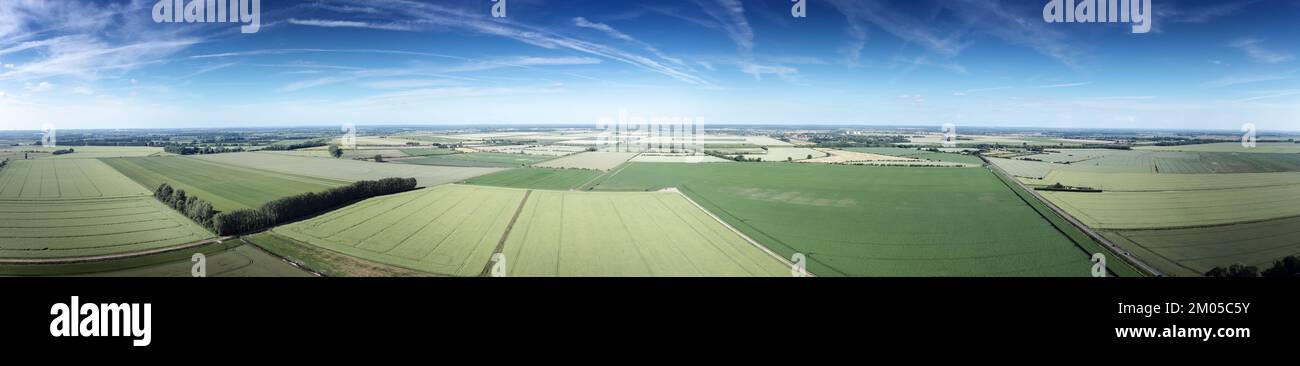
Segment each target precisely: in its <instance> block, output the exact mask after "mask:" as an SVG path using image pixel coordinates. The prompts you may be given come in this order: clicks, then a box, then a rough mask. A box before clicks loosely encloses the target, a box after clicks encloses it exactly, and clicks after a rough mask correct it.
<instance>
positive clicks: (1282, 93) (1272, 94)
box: [1234, 89, 1300, 103]
mask: <svg viewBox="0 0 1300 366" xmlns="http://www.w3.org/2000/svg"><path fill="white" fill-rule="evenodd" d="M1265 93H1266V94H1264V95H1259V96H1254V97H1250V98H1244V99H1238V100H1235V101H1234V102H1236V103H1247V102H1254V101H1257V100H1264V99H1273V98H1281V97H1289V96H1292V95H1300V89H1289V90H1274V91H1268V92H1265Z"/></svg>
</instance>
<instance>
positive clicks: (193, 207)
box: [153, 182, 217, 229]
mask: <svg viewBox="0 0 1300 366" xmlns="http://www.w3.org/2000/svg"><path fill="white" fill-rule="evenodd" d="M153 196H154V198H157V199H158V201H161V202H162V203H164V204H167V206H170V207H171V208H172V209H174V210H176V211H179V212H180V213H181V214H182V215H185V217H188V218H190V220H193V221H194V222H196V223H198V224H199V225H202V226H203V227H206V228H209V229H211V228H212V217H213V216H214V215H216V214H217V211H216V210H214V209H213V208H212V204H211V203H208V201H204V200H202V199H200V198H198V197H195V196H190V195H187V194H185V190H184V189H173V188H172V186H171V185H170V184H167V183H165V182H164V183H162V184H159V185H158V188H157V189H154V191H153Z"/></svg>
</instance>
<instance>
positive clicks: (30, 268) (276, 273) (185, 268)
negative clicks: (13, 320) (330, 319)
mask: <svg viewBox="0 0 1300 366" xmlns="http://www.w3.org/2000/svg"><path fill="white" fill-rule="evenodd" d="M194 253H202V254H203V255H204V256H205V257H206V265H207V276H208V277H307V276H311V275H312V274H311V273H309V272H306V271H303V270H301V269H299V268H297V267H294V266H293V265H291V264H289V263H288V262H285V261H283V260H281V259H280V258H277V257H275V256H273V255H271V254H268V253H267V252H265V251H262V250H260V249H258V248H257V247H254V246H252V245H242V243H240V242H238V241H229V242H225V243H220V244H209V245H204V246H200V247H195V248H186V249H181V250H175V251H169V252H163V253H157V254H150V255H144V256H138V257H129V258H120V259H111V260H99V261H88V262H77V263H59V264H42V265H27V264H23V265H13V264H9V265H0V276H93V277H189V276H192V274H191V272H190V271H191V268H192V266H193V265H194V262H191V257H192V256H193V255H194Z"/></svg>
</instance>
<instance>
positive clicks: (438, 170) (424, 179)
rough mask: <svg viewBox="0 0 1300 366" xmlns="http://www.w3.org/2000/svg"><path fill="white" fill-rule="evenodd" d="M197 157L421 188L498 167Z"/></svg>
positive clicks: (254, 155)
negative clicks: (405, 181)
mask: <svg viewBox="0 0 1300 366" xmlns="http://www.w3.org/2000/svg"><path fill="white" fill-rule="evenodd" d="M198 159H203V160H208V161H215V162H220V163H226V164H231V165H238V166H244V167H249V168H257V169H264V170H271V171H276V172H282V173H288V174H294V175H302V176H309V177H318V178H326V179H336V180H344V181H359V180H377V179H383V178H393V177H400V178H415V179H416V181H417V182H419V185H420V186H421V187H429V186H435V185H439V184H446V183H451V182H459V181H463V180H466V179H469V178H473V177H477V176H480V175H484V174H489V173H495V172H498V171H501V170H502V169H499V168H474V167H445V166H426V165H415V164H395V163H374V162H366V161H357V160H349V159H334V158H314V157H303V156H289V155H281V154H265V153H251V152H249V153H231V154H213V155H202V156H199V157H198Z"/></svg>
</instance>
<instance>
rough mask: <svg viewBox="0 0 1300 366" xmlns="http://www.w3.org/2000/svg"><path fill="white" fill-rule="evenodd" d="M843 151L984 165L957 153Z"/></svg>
mask: <svg viewBox="0 0 1300 366" xmlns="http://www.w3.org/2000/svg"><path fill="white" fill-rule="evenodd" d="M844 150H848V151H856V152H862V153H869V154H880V155H889V156H897V157H903V158H912V159H921V160H930V161H943V162H950V163H962V164H971V165H980V164H983V163H984V162H983V161H981V160H980V158H979V157H976V156H971V155H962V154H957V153H946V152H932V151H926V150H916V149H903V148H897V147H850V148H845V149H844Z"/></svg>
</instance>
